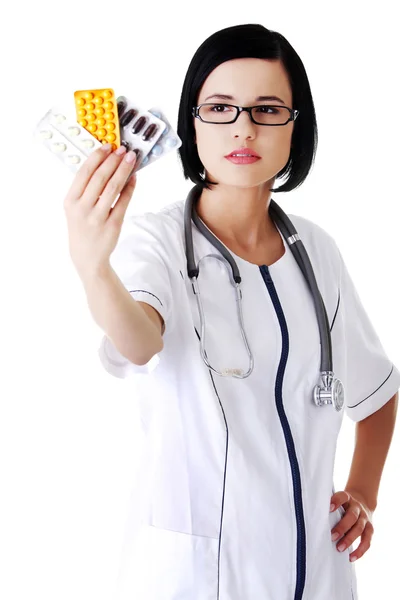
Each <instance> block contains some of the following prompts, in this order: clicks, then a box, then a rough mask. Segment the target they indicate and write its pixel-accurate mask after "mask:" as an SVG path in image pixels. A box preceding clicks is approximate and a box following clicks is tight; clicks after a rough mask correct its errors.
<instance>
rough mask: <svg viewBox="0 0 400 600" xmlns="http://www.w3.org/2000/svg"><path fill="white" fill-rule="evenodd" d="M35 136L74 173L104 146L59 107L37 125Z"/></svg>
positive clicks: (49, 112) (53, 108) (49, 111)
mask: <svg viewBox="0 0 400 600" xmlns="http://www.w3.org/2000/svg"><path fill="white" fill-rule="evenodd" d="M34 136H35V139H36V140H37V141H39V142H40V143H42V144H44V145H45V146H46V147H47V148H48V149H49V150H50V151H51V152H52V153H53V154H55V155H56V156H57V157H58V158H59V159H60V160H61V161H62V162H63V163H64V164H66V165H67V166H68V167H69V168H70V169H71V170H72V171H73V172H74V173H76V172H77V171H78V169H79V168H80V166H81V164H82V163H83V162H84V161H85V160H86V158H87V157H88V156H89V155H90V154H91V153H92V152H93V151H94V150H97V148H100V147H101V146H102V144H101V143H100V142H99V141H98V140H97V139H96V138H95V137H93V136H92V135H91V134H90V133H89V132H88V131H87V130H86V129H85V128H84V127H82V126H81V125H79V123H77V122H76V121H75V120H74V119H73V118H71V116H70V115H69V114H68V113H67V111H65V110H64V109H62V108H60V107H58V106H53V107H52V108H51V109H50V110H48V111H47V113H46V114H45V116H44V117H43V118H42V119H41V120H40V121H39V123H38V124H37V126H36V129H35V131H34Z"/></svg>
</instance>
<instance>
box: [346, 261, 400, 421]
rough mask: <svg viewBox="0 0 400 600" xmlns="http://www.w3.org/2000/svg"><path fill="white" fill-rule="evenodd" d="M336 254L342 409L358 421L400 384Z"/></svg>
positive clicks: (347, 272)
mask: <svg viewBox="0 0 400 600" xmlns="http://www.w3.org/2000/svg"><path fill="white" fill-rule="evenodd" d="M339 256H340V267H341V274H340V295H341V304H342V310H343V322H344V339H345V348H344V351H345V353H346V378H345V381H343V384H344V393H345V406H344V408H345V412H346V414H347V415H348V416H349V417H350V419H352V420H353V421H355V422H357V421H361V420H362V419H365V418H366V417H368V416H369V415H371V414H373V413H374V412H376V411H377V410H379V409H380V408H381V407H382V406H383V405H384V404H386V402H388V401H389V400H390V398H392V396H394V394H395V393H396V392H397V390H398V389H399V387H400V372H399V370H398V369H397V367H396V366H395V365H394V364H393V362H392V361H391V360H390V359H389V357H388V356H387V354H386V352H385V350H384V348H383V346H382V344H381V341H380V339H379V337H378V334H377V332H376V331H375V329H374V327H373V325H372V323H371V320H370V319H369V317H368V314H367V312H366V310H365V308H364V306H363V305H362V303H361V300H360V297H359V295H358V293H357V290H356V288H355V285H354V283H353V281H352V279H351V277H350V274H349V271H348V269H347V267H346V264H345V263H344V260H343V257H342V255H341V253H340V252H339Z"/></svg>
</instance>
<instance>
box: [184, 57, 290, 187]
mask: <svg viewBox="0 0 400 600" xmlns="http://www.w3.org/2000/svg"><path fill="white" fill-rule="evenodd" d="M214 94H224V95H229V96H231V97H232V98H231V99H222V98H218V97H215V96H214ZM272 95H273V96H278V97H279V98H281V100H283V102H279V101H277V100H262V101H260V100H257V97H258V96H272ZM205 102H207V103H209V102H215V103H218V104H219V103H227V104H236V105H237V106H255V105H265V104H267V105H268V104H269V105H281V106H283V105H284V106H287V107H289V108H293V106H292V92H291V88H290V83H289V80H288V77H287V74H286V71H285V70H284V67H283V66H282V64H281V62H280V61H279V60H270V59H259V58H239V59H234V60H229V61H226V62H224V63H222V64H221V65H219V66H218V67H216V68H215V69H214V70H213V71H212V72H211V73H210V74H209V76H208V77H207V79H206V80H205V82H204V83H203V86H202V87H201V89H200V92H199V95H198V99H197V105H199V104H202V103H205ZM288 116H289V113H288ZM293 126H294V122H293V121H289V123H287V124H286V125H282V126H275V127H270V126H265V125H257V124H255V123H253V122H252V121H251V119H250V115H249V114H248V113H246V112H242V113H240V114H239V117H238V118H237V120H236V122H235V123H226V124H223V125H221V124H214V123H203V122H202V121H200V119H196V118H194V127H195V141H196V143H197V150H198V153H199V157H200V160H201V162H202V163H203V165H204V167H205V170H206V174H207V176H208V178H209V179H211V181H216V182H218V183H222V184H225V185H233V186H237V187H253V186H258V185H262V184H263V183H265V182H271V181H272V184H273V181H274V178H275V176H276V174H277V173H278V172H279V171H280V170H281V169H282V168H283V167H284V166H285V165H286V163H287V161H288V159H289V155H290V144H291V138H292V132H293ZM241 147H247V148H251V149H252V150H255V151H256V152H257V154H259V156H260V157H261V158H260V159H259V160H257V161H255V162H253V163H250V164H234V163H232V162H231V161H229V160H228V159H227V158H225V157H226V155H228V154H230V153H231V152H232V151H233V150H236V149H237V148H241ZM271 187H272V185H271Z"/></svg>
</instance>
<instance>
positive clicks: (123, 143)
mask: <svg viewBox="0 0 400 600" xmlns="http://www.w3.org/2000/svg"><path fill="white" fill-rule="evenodd" d="M121 146H125V148H126V151H127V152H129V150H130V149H131V147H130V144H129V142H127V141H126V140H122V142H121Z"/></svg>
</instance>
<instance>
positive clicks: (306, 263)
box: [184, 185, 344, 411]
mask: <svg viewBox="0 0 400 600" xmlns="http://www.w3.org/2000/svg"><path fill="white" fill-rule="evenodd" d="M201 192H202V187H201V186H200V185H195V186H194V187H193V188H192V189H191V190H190V192H189V194H188V196H187V198H186V202H185V215H184V221H185V223H184V226H185V242H186V258H187V272H188V276H189V279H190V280H191V282H192V288H193V293H194V294H195V296H196V300H197V306H198V310H199V315H200V323H201V335H200V353H201V356H202V358H203V361H204V363H205V364H206V366H207V367H208V368H209V369H211V370H212V371H213V372H214V373H216V374H217V375H220V376H221V377H235V378H238V379H245V378H246V377H248V376H249V375H250V374H251V373H252V371H253V368H254V357H253V354H252V352H251V350H250V347H249V343H248V340H247V336H246V332H245V329H244V324H243V312H242V290H241V287H240V283H241V281H242V278H241V276H240V273H239V269H238V266H237V264H236V262H235V260H234V258H233V257H232V255H231V254H230V252H229V251H228V250H227V248H226V247H225V246H224V245H223V244H222V243H221V242H220V241H219V240H218V239H217V238H216V237H215V236H214V235H213V234H212V232H211V231H210V230H209V229H208V228H207V227H206V225H205V224H204V223H203V222H202V220H201V219H200V217H199V216H198V214H197V212H196V208H195V207H196V203H197V200H198V199H199V197H200V195H201ZM268 210H269V214H270V216H271V218H272V220H273V221H274V223H275V225H276V226H277V227H278V228H279V230H280V231H281V233H282V235H283V236H284V238H285V239H286V241H287V243H288V244H289V247H290V249H291V251H292V253H293V256H294V257H295V259H296V262H297V264H298V265H299V267H300V269H301V271H302V273H303V275H304V278H305V280H306V281H307V284H308V287H309V288H310V291H311V294H312V297H313V300H314V305H315V310H316V313H317V320H318V327H319V334H320V340H321V363H320V376H321V380H320V383H321V385H318V384H317V385H316V386H315V387H314V392H313V399H314V402H315V404H316V405H317V406H324V405H326V404H333V406H334V407H335V409H336V410H337V411H340V410H341V409H342V408H343V404H344V388H343V384H342V382H341V381H340V379H337V378H336V377H335V376H334V373H333V370H332V340H331V333H330V328H329V320H328V316H327V314H326V309H325V304H324V301H323V299H322V296H321V294H320V292H319V289H318V286H317V282H316V279H315V275H314V271H313V268H312V266H311V262H310V259H309V257H308V254H307V252H306V249H305V247H304V245H303V242H302V241H301V239H300V236H299V234H298V233H297V231H296V229H295V227H294V225H293V223H292V222H291V220H290V219H289V217H288V216H287V215H286V214H285V212H284V211H283V210H282V208H280V206H278V204H277V203H276V202H275V201H274V200H271V202H270V204H269V209H268ZM192 219H193V221H194V223H195V225H196V227H197V228H198V230H199V231H200V232H201V233H202V234H203V235H204V236H205V237H206V238H207V239H208V240H209V242H210V243H211V244H212V245H213V246H214V247H215V248H216V249H217V250H219V252H220V253H221V254H222V256H223V257H224V258H225V259H226V260H227V261H228V262H229V264H230V266H231V270H232V275H233V279H232V278H231V282H232V285H233V286H234V287H235V290H236V301H237V305H238V310H239V320H240V328H241V333H242V337H243V340H244V343H245V346H246V349H247V353H248V356H249V359H250V366H249V369H248V370H247V372H246V373H243V370H242V369H224V370H223V371H222V372H220V371H218V370H216V369H214V368H213V367H212V366H211V365H210V363H209V361H208V359H207V355H206V351H205V333H206V332H205V319H204V311H203V305H202V302H201V297H200V290H199V286H198V282H197V278H198V276H199V265H200V262H201V260H203V259H200V261H199V263H198V266H197V267H196V263H195V260H194V251H193V235H192V223H191V221H192ZM209 256H213V257H214V258H217V259H218V260H220V261H221V262H222V263H223V264H224V265H225V266H226V268H227V269H228V267H227V265H226V262H224V261H223V260H222V258H221V257H220V256H219V255H217V254H212V255H209ZM203 258H207V257H203ZM228 272H229V269H228ZM229 275H231V274H230V272H229Z"/></svg>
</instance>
